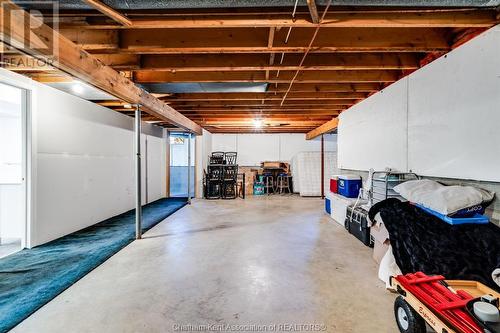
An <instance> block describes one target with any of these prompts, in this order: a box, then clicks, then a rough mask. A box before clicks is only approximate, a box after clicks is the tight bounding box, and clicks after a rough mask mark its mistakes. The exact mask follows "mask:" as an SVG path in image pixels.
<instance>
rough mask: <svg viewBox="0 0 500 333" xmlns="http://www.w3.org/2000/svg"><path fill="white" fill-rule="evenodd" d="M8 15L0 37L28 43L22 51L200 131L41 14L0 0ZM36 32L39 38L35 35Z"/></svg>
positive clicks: (0, 13) (0, 14)
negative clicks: (28, 11) (27, 31)
mask: <svg viewBox="0 0 500 333" xmlns="http://www.w3.org/2000/svg"><path fill="white" fill-rule="evenodd" d="M9 16H10V17H11V20H7V19H3V20H1V22H0V31H1V32H2V34H1V36H0V38H1V39H2V41H3V42H7V41H9V43H12V44H16V45H17V46H18V45H22V46H26V45H28V46H29V47H28V48H24V49H23V52H25V53H28V54H30V55H34V56H36V57H39V58H41V59H51V63H53V66H54V67H56V68H58V69H60V70H62V71H63V72H65V73H67V74H69V75H71V76H73V77H76V78H78V79H80V80H82V81H84V82H86V83H89V84H90V85H93V86H95V87H97V88H99V89H101V90H103V91H105V92H107V93H109V94H111V95H113V96H116V97H118V98H120V99H122V100H124V101H127V102H129V103H131V104H140V105H142V106H143V107H144V108H145V110H147V112H148V113H149V114H151V115H153V116H156V117H158V118H160V119H162V120H165V121H168V122H170V123H172V124H175V125H177V126H180V127H182V128H185V129H187V130H189V131H192V132H194V133H196V134H201V127H200V126H199V125H198V124H196V123H194V122H193V121H191V120H190V119H188V118H186V117H185V116H183V115H182V114H180V113H179V112H177V111H175V110H174V109H173V108H172V107H170V106H168V105H167V104H165V103H164V102H162V101H160V100H159V99H157V98H155V97H153V96H151V95H150V94H149V93H147V92H146V91H144V90H142V89H140V88H138V87H137V86H136V85H135V84H134V83H133V82H132V81H130V80H129V79H127V78H125V77H123V76H122V75H120V74H119V73H118V72H116V71H115V70H113V69H112V68H110V67H108V66H105V65H103V64H102V63H101V62H100V61H99V60H97V59H96V58H95V57H93V56H92V55H90V54H89V53H87V52H85V51H84V50H82V49H81V48H80V47H78V46H77V45H75V44H74V43H73V42H71V41H70V40H69V39H67V38H65V37H64V36H62V35H61V34H60V33H59V32H57V31H55V30H53V29H52V28H50V27H49V26H48V25H46V24H44V23H43V21H41V20H40V19H39V18H37V17H34V16H31V15H30V14H29V13H27V12H25V11H23V10H22V9H21V8H20V7H18V6H17V5H15V4H14V3H12V2H11V1H9V0H0V17H2V18H6V17H9ZM8 21H10V22H8ZM24 22H32V25H34V26H39V28H38V29H34V30H31V37H32V38H29V36H28V34H25V30H26V27H25V24H24ZM33 35H35V36H36V37H37V38H33ZM49 42H50V44H51V45H57V48H56V49H51V48H47V44H46V43H49ZM54 51H55V52H54Z"/></svg>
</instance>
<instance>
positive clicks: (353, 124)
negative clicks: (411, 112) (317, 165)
mask: <svg viewBox="0 0 500 333" xmlns="http://www.w3.org/2000/svg"><path fill="white" fill-rule="evenodd" d="M406 90H407V80H406V79H403V80H401V81H399V82H396V83H394V84H392V85H391V86H389V87H387V88H386V89H384V90H382V91H381V92H379V93H377V94H375V95H373V96H371V97H369V98H367V99H365V100H364V101H362V102H360V103H358V104H356V105H354V106H353V107H351V108H350V109H349V110H347V111H346V112H342V113H341V115H340V123H339V127H338V155H339V168H341V169H353V170H369V169H370V168H374V169H375V170H384V169H385V168H387V167H390V168H393V169H396V170H406V169H407V163H406V155H407V148H406V125H407V118H406V104H407V99H406V96H407V95H406Z"/></svg>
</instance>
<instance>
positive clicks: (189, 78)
mask: <svg viewBox="0 0 500 333" xmlns="http://www.w3.org/2000/svg"><path fill="white" fill-rule="evenodd" d="M294 74H295V72H293V71H282V72H280V74H279V76H278V77H276V75H270V77H269V79H268V80H266V76H265V73H263V72H178V73H177V72H166V71H156V70H138V71H135V72H134V81H135V82H137V83H163V82H268V83H288V82H290V80H291V78H292V77H293V76H294ZM399 76H400V74H399V72H398V71H377V70H373V71H304V72H301V73H300V74H299V75H298V76H297V78H296V79H295V82H296V83H301V82H302V83H329V82H339V83H346V82H347V83H362V82H372V83H374V82H394V81H396V80H398V79H399Z"/></svg>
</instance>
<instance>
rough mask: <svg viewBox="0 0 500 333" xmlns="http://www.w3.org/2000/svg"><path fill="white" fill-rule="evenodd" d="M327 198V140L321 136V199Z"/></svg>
mask: <svg viewBox="0 0 500 333" xmlns="http://www.w3.org/2000/svg"><path fill="white" fill-rule="evenodd" d="M324 198H325V138H324V136H323V134H321V199H324Z"/></svg>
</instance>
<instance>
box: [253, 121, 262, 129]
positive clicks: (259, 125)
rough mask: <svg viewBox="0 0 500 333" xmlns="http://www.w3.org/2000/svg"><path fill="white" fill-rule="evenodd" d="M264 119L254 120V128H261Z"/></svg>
mask: <svg viewBox="0 0 500 333" xmlns="http://www.w3.org/2000/svg"><path fill="white" fill-rule="evenodd" d="M262 123H263V121H262V119H254V120H253V126H254V127H256V128H261V127H262Z"/></svg>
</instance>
